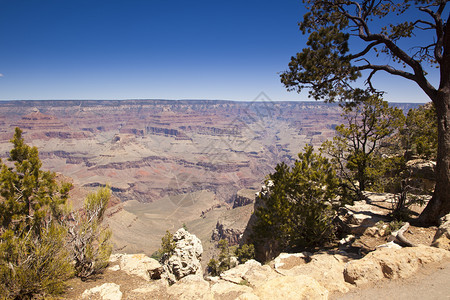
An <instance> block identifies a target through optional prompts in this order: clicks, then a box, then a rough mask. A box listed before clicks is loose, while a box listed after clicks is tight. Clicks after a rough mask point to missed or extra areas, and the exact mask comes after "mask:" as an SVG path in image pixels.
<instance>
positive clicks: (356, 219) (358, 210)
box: [335, 193, 395, 235]
mask: <svg viewBox="0 0 450 300" xmlns="http://www.w3.org/2000/svg"><path fill="white" fill-rule="evenodd" d="M365 196H366V197H367V200H362V201H355V202H354V204H353V205H345V206H344V207H341V208H340V209H339V211H338V216H337V217H336V218H335V222H336V223H337V225H338V226H339V230H340V231H341V232H342V233H346V234H355V235H362V234H364V233H365V232H366V231H367V230H368V229H369V228H373V227H374V226H375V224H376V223H378V222H379V221H387V219H386V217H385V215H386V212H387V209H379V208H377V207H376V206H373V205H371V204H369V203H374V202H386V201H388V202H389V201H394V197H395V196H394V195H393V194H376V193H366V194H365ZM371 234H372V235H374V234H376V233H371Z"/></svg>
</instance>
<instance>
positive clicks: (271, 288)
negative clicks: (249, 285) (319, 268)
mask: <svg viewBox="0 0 450 300" xmlns="http://www.w3.org/2000/svg"><path fill="white" fill-rule="evenodd" d="M254 294H255V295H257V296H258V297H259V298H260V299H267V300H269V299H270V300H271V299H283V300H288V299H328V291H327V289H326V288H324V287H323V286H321V285H320V284H319V283H318V282H317V281H316V280H315V279H313V278H311V277H309V276H306V275H299V276H283V277H277V278H273V279H271V280H268V281H267V282H266V283H265V284H263V285H261V286H259V287H258V288H256V289H255V291H254Z"/></svg>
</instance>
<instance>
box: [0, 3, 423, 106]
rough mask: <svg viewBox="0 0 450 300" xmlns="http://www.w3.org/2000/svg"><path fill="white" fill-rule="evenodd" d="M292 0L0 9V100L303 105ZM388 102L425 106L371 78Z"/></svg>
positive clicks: (415, 94)
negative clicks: (259, 99) (292, 86)
mask: <svg viewBox="0 0 450 300" xmlns="http://www.w3.org/2000/svg"><path fill="white" fill-rule="evenodd" d="M304 13H305V10H304V8H303V5H302V3H301V1H299V0H283V1H275V0H272V1H266V0H240V1H238V0H228V1H215V0H207V1H206V0H195V1H186V0H184V1H179V0H172V1H170V0H0V45H1V47H0V99H1V100H15V99H228V100H253V99H254V98H255V97H256V96H257V95H258V94H259V93H260V92H262V91H264V92H265V93H266V94H267V95H268V96H269V97H270V98H271V99H272V100H307V93H306V92H304V93H302V94H300V95H299V94H297V93H295V92H290V93H289V92H287V91H286V90H285V88H284V87H283V85H282V84H281V83H280V80H279V75H278V73H279V72H282V71H284V70H285V69H287V64H288V63H289V60H290V57H291V56H292V55H295V53H296V52H298V51H300V50H301V49H302V48H303V47H305V41H306V37H303V36H302V35H301V33H300V31H299V30H298V26H297V22H298V21H300V20H301V18H302V15H303V14H304ZM377 80H378V82H379V83H380V84H382V85H383V86H382V87H383V88H384V89H385V90H387V91H388V95H387V96H386V99H387V100H389V101H399V102H400V101H403V102H427V101H428V99H427V97H426V96H425V94H424V93H423V92H421V91H420V90H419V89H418V88H417V87H416V86H415V85H414V84H412V83H408V82H407V81H406V80H401V79H399V80H393V79H392V77H389V76H378V78H377Z"/></svg>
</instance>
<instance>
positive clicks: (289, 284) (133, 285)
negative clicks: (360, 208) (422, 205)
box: [77, 215, 450, 299]
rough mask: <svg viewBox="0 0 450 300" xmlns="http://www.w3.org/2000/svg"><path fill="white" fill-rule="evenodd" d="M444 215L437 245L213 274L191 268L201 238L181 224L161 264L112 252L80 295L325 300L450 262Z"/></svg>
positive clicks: (316, 256)
mask: <svg viewBox="0 0 450 300" xmlns="http://www.w3.org/2000/svg"><path fill="white" fill-rule="evenodd" d="M448 220H450V215H448V216H446V217H445V218H443V220H442V225H441V226H440V228H439V229H438V231H437V233H436V236H435V239H434V240H435V241H434V244H433V245H435V246H440V247H442V248H437V247H430V246H424V245H418V246H416V247H404V248H403V247H400V246H398V245H397V244H395V245H396V246H395V247H379V248H377V249H376V250H375V251H372V252H370V253H369V254H367V255H366V256H364V257H363V258H361V257H360V256H359V255H357V254H354V253H351V252H347V251H344V250H342V249H341V250H339V249H337V250H333V251H322V252H316V253H308V252H303V253H281V254H280V255H278V257H276V258H275V259H274V260H272V261H271V262H269V263H268V264H266V265H262V264H260V263H259V262H257V261H255V260H250V261H247V262H246V263H245V264H241V265H238V266H236V267H235V268H232V269H230V270H228V271H225V272H223V273H222V274H220V276H217V277H208V276H206V277H204V276H203V275H202V272H201V269H199V268H197V267H196V266H197V264H196V262H199V261H200V259H201V254H202V247H201V243H200V242H199V241H197V238H196V237H195V235H191V234H190V233H188V232H187V231H185V230H184V229H180V230H178V231H177V233H175V235H174V237H175V238H174V240H176V250H175V251H174V252H173V254H172V255H171V256H168V258H166V259H163V263H162V265H161V264H160V263H159V262H158V261H156V260H154V259H152V258H149V257H147V256H145V255H143V254H135V255H127V254H116V255H114V256H112V258H111V265H112V266H111V267H110V268H109V270H108V271H107V273H109V274H110V275H109V276H106V275H107V274H105V277H108V278H109V279H112V280H110V282H104V283H102V284H98V285H97V286H93V287H91V288H88V289H86V290H85V291H84V292H83V293H82V298H84V299H280V298H282V299H328V297H329V296H330V295H331V294H333V293H346V292H348V291H350V290H351V289H354V288H355V287H360V286H364V285H368V284H371V283H375V282H376V283H379V282H380V281H382V280H390V279H397V278H408V277H411V276H413V275H414V274H415V273H416V272H418V271H419V270H420V268H421V267H422V266H425V265H428V264H432V263H444V262H450V251H448V250H446V248H447V247H448V238H449V226H448V225H449V221H448ZM364 226H366V225H364ZM173 262H176V263H173ZM111 273H116V274H118V276H114V275H113V276H111ZM119 274H122V275H121V276H119ZM123 274H126V276H129V280H128V279H127V280H125V281H124V280H123V279H122V281H120V282H119V280H118V279H117V280H114V279H115V278H123ZM100 283H101V282H100ZM77 298H79V297H77Z"/></svg>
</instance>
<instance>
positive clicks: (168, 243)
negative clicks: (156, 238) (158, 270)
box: [157, 230, 176, 259]
mask: <svg viewBox="0 0 450 300" xmlns="http://www.w3.org/2000/svg"><path fill="white" fill-rule="evenodd" d="M175 248H176V244H175V241H174V240H173V234H172V233H170V231H169V230H166V234H165V235H164V236H163V237H162V238H161V248H160V249H159V250H158V252H159V253H158V255H157V256H159V257H161V259H162V258H163V257H164V256H171V255H172V254H173V253H174V251H175Z"/></svg>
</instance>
